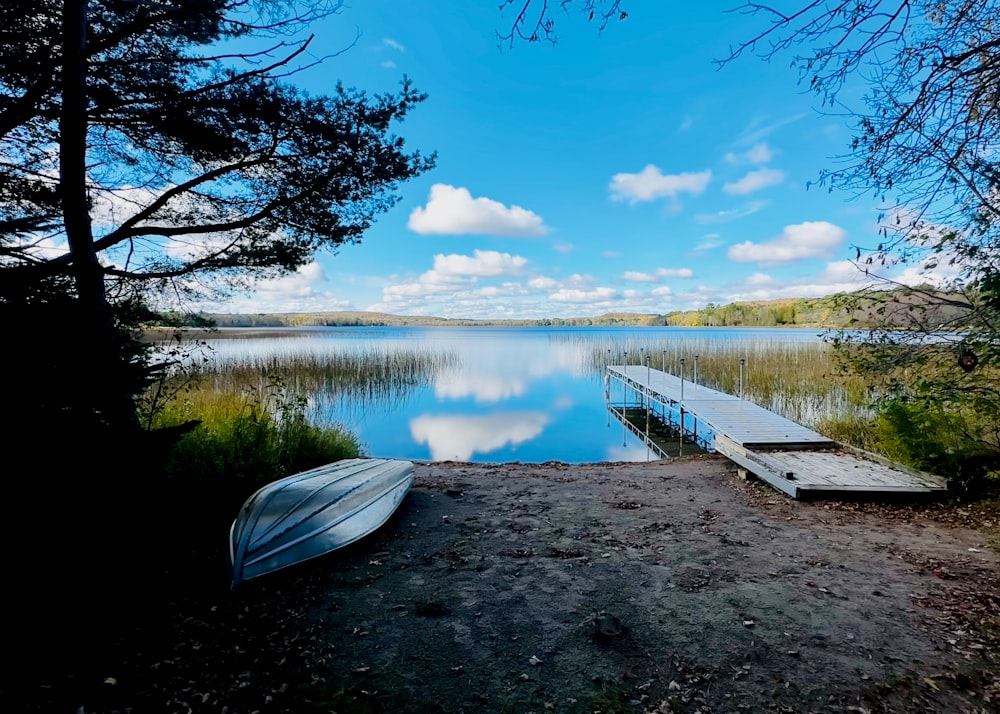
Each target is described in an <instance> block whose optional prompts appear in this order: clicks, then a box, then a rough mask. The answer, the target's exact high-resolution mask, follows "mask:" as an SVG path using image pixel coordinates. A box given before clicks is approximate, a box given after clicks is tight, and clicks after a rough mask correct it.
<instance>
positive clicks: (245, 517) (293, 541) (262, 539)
mask: <svg viewBox="0 0 1000 714" xmlns="http://www.w3.org/2000/svg"><path fill="white" fill-rule="evenodd" d="M412 483H413V464H412V463H411V462H409V461H399V460H396V459H346V460H344V461H337V462H335V463H332V464H327V465H326V466H320V467H319V468H316V469H312V470H311V471H303V472H302V473H299V474H295V475H294V476H289V477H288V478H283V479H280V480H278V481H274V482H273V483H269V484H268V485H266V486H264V487H263V488H261V489H260V490H259V491H257V492H256V493H255V494H254V495H252V496H251V497H250V498H248V499H247V502H246V503H244V504H243V508H242V509H240V513H239V515H238V516H237V517H236V520H235V521H233V525H232V528H231V529H230V532H229V562H230V565H231V567H232V586H233V587H235V586H236V585H238V584H239V583H241V582H243V581H244V580H250V579H251V578H256V577H258V576H260V575H265V574H267V573H270V572H273V571H275V570H280V569H281V568H286V567H288V566H289V565H295V564H296V563H301V562H302V561H305V560H309V559H310V558H315V557H316V556H319V555H323V554H324V553H329V552H330V551H333V550H336V549H337V548H341V547H343V546H345V545H348V544H349V543H353V542H354V541H356V540H358V539H359V538H362V537H364V536H366V535H368V534H369V533H371V532H372V531H374V530H376V529H377V528H378V527H379V526H381V525H382V524H383V523H385V522H386V521H387V520H389V517H390V516H391V515H392V514H393V512H395V510H396V508H397V507H398V506H399V504H400V502H402V500H403V497H404V496H406V493H407V491H409V489H410V485H411V484H412Z"/></svg>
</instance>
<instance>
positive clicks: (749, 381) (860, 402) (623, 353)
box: [591, 339, 871, 431]
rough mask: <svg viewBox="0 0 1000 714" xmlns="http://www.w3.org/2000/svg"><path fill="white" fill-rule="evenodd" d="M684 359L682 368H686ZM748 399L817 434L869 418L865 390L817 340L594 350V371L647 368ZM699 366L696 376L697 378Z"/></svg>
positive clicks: (636, 343)
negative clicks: (612, 366)
mask: <svg viewBox="0 0 1000 714" xmlns="http://www.w3.org/2000/svg"><path fill="white" fill-rule="evenodd" d="M681 360H683V366H682V363H681ZM741 360H743V382H742V385H743V395H744V397H745V398H747V399H749V400H750V401H753V402H754V403H756V404H759V405H760V406H762V407H765V408H767V409H770V410H771V411H773V412H776V413H777V414H780V415H782V416H784V417H786V418H788V419H791V420H793V421H796V422H799V423H800V424H803V425H805V426H808V427H810V428H813V429H817V430H818V431H824V430H830V429H835V428H839V427H838V426H837V424H838V423H840V422H842V421H844V420H847V421H851V420H857V419H861V420H862V421H863V420H865V419H867V418H868V417H870V415H871V412H870V409H869V405H868V401H869V394H868V386H867V384H866V383H865V382H864V380H862V379H861V378H860V377H858V376H856V375H851V374H848V373H847V372H845V371H844V370H843V369H842V368H841V366H840V364H839V362H838V360H837V357H836V355H835V354H834V350H833V348H832V347H831V346H830V345H828V344H826V343H824V342H817V341H791V342H790V341H777V340H774V341H772V340H766V339H765V340H746V341H742V340H726V341H722V340H712V339H704V340H697V339H694V340H690V339H686V340H649V341H647V340H628V341H617V342H608V343H606V344H602V345H601V346H600V347H595V348H594V349H593V352H592V356H591V364H592V365H593V368H594V369H595V370H599V371H600V372H603V371H604V368H605V366H606V365H609V364H630V365H637V364H643V365H645V364H648V365H649V366H650V367H652V368H654V369H661V370H664V371H666V372H670V373H671V374H675V375H678V376H680V374H681V370H682V368H683V372H684V378H685V379H689V380H691V381H695V380H696V379H697V381H698V383H699V384H704V385H705V386H707V387H711V388H713V389H718V390H719V391H723V392H727V393H729V394H739V392H740V361H741ZM696 364H697V376H696V373H695V369H696Z"/></svg>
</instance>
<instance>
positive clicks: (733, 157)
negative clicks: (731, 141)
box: [725, 141, 773, 164]
mask: <svg viewBox="0 0 1000 714" xmlns="http://www.w3.org/2000/svg"><path fill="white" fill-rule="evenodd" d="M772 157H773V153H772V152H771V148H770V147H769V146H768V145H767V142H764V141H762V142H760V143H759V144H754V145H753V146H752V147H751V148H750V149H749V150H748V151H742V152H733V151H730V152H729V153H728V154H726V156H725V159H726V161H728V162H729V163H731V164H766V163H767V162H769V161H770V160H771V158H772Z"/></svg>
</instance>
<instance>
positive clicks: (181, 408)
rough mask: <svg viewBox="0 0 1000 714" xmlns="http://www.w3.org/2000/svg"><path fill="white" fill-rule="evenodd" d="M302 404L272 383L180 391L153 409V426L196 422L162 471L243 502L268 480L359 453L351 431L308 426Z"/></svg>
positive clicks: (181, 481)
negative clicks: (232, 389) (229, 389)
mask: <svg viewBox="0 0 1000 714" xmlns="http://www.w3.org/2000/svg"><path fill="white" fill-rule="evenodd" d="M305 408H306V401H305V399H304V398H303V397H301V396H299V395H297V394H293V393H290V392H289V391H288V390H286V389H285V388H284V387H282V386H281V385H276V384H273V383H272V384H269V385H267V386H265V387H262V388H245V389H243V390H241V391H239V392H221V391H215V390H193V391H189V392H187V393H181V394H178V395H176V396H175V397H174V398H173V399H172V400H171V401H169V402H167V403H166V404H165V405H163V406H162V408H160V409H159V411H158V412H157V413H156V415H155V416H154V418H153V426H154V428H159V427H170V426H175V425H177V424H182V423H184V422H186V421H189V420H192V419H197V420H199V421H200V422H201V423H200V424H199V425H198V426H197V427H195V428H194V429H193V430H192V431H191V432H190V433H188V434H186V435H185V436H184V437H182V438H181V439H180V441H178V443H177V444H176V445H175V446H174V447H173V449H172V450H171V452H170V453H169V454H168V455H167V457H166V459H165V462H164V476H165V477H166V479H167V480H168V481H173V482H175V483H176V482H180V483H185V484H191V485H197V486H198V487H199V488H201V489H207V490H210V491H214V492H218V491H220V490H221V491H224V492H225V493H226V494H227V495H228V498H226V500H230V499H232V500H233V501H241V500H242V499H244V498H246V497H247V496H248V495H249V494H250V493H252V492H253V491H254V490H255V489H257V488H259V487H260V486H262V485H263V484H265V483H267V482H269V481H273V480H275V479H278V478H282V477H284V476H288V475H290V474H293V473H297V472H299V471H303V470H306V469H309V468H313V467H315V466H319V465H322V464H325V463H329V462H331V461H338V460H340V459H345V458H355V457H357V456H359V455H360V453H361V446H360V444H359V443H358V441H357V439H356V437H355V436H354V435H352V434H350V433H349V432H347V431H345V430H344V429H342V428H340V427H337V426H327V427H324V426H317V425H315V424H313V423H311V422H310V421H309V420H308V419H307V417H306V413H305Z"/></svg>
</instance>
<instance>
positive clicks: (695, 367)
mask: <svg viewBox="0 0 1000 714" xmlns="http://www.w3.org/2000/svg"><path fill="white" fill-rule="evenodd" d="M694 383H695V385H696V386H697V384H698V355H695V356H694Z"/></svg>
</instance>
